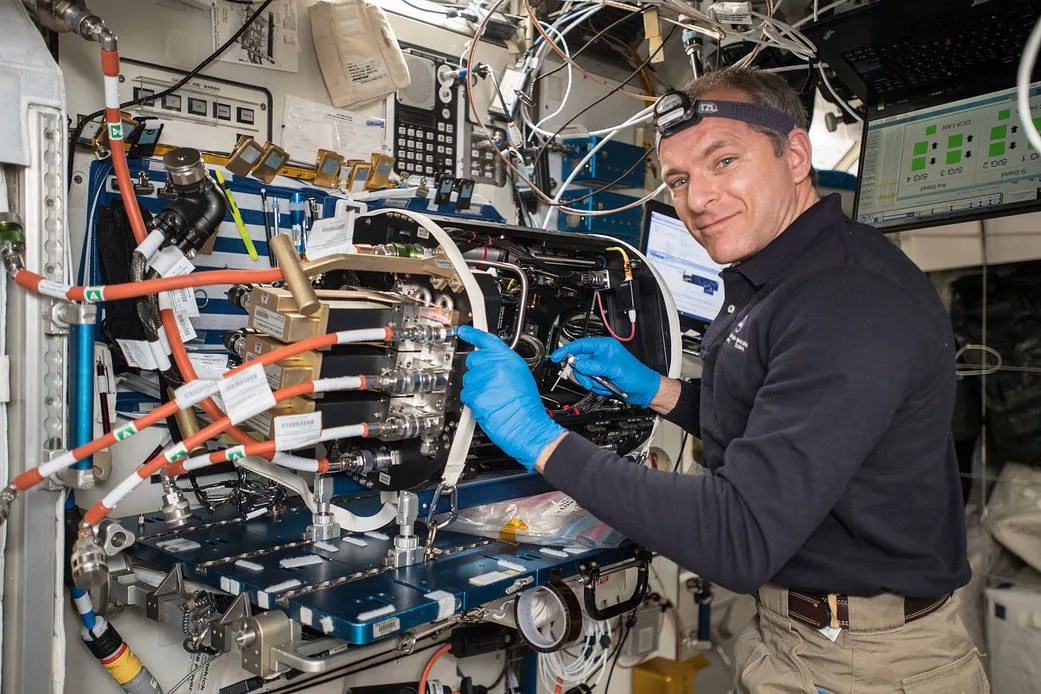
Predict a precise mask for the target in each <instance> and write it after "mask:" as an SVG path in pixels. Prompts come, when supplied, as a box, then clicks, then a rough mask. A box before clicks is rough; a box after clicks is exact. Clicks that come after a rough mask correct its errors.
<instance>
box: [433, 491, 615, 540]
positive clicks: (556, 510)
mask: <svg viewBox="0 0 1041 694" xmlns="http://www.w3.org/2000/svg"><path fill="white" fill-rule="evenodd" d="M445 529H446V530H452V531H454V532H459V533H466V534H467V535H478V536H480V537H488V538H492V539H496V540H506V541H508V542H522V543H527V544H532V545H547V546H558V547H566V546H569V545H577V546H580V547H585V548H594V547H617V546H618V545H619V544H621V542H622V540H624V539H625V537H624V536H623V535H622V534H621V533H619V532H618V531H617V530H615V529H613V528H611V527H610V526H609V525H607V524H606V523H603V522H601V521H599V520H597V519H596V517H594V516H593V514H591V513H589V511H586V510H585V509H584V508H582V507H581V506H579V505H578V503H577V502H576V501H575V500H574V499H572V498H571V497H570V496H568V495H566V494H564V493H563V492H546V493H545V494H536V495H535V496H528V497H523V498H520V499H510V500H508V501H500V502H498V503H494V504H485V505H484V506H475V507H472V508H467V509H462V510H460V511H459V518H458V519H457V520H455V521H454V522H452V523H451V524H449V525H448V526H447V527H446V528H445Z"/></svg>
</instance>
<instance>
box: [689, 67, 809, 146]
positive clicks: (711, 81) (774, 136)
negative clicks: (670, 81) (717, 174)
mask: <svg viewBox="0 0 1041 694" xmlns="http://www.w3.org/2000/svg"><path fill="white" fill-rule="evenodd" d="M726 88H730V89H737V90H740V91H741V92H744V94H745V95H746V96H748V98H749V99H751V100H752V102H753V103H756V104H759V105H761V106H769V107H770V108H773V109H777V110H778V111H780V112H782V113H784V114H787V115H789V116H791V117H792V118H794V119H795V127H797V128H802V129H804V130H805V129H807V128H808V127H809V119H808V118H807V117H806V109H804V108H803V105H802V102H801V101H800V100H799V95H798V94H796V93H795V90H793V89H792V88H791V87H789V86H788V83H787V82H785V81H784V79H782V78H781V77H779V76H777V75H776V74H774V73H772V72H763V71H762V70H757V69H755V68H749V67H736V66H735V67H728V68H724V69H722V70H717V71H716V72H708V73H705V74H704V75H702V76H701V77H700V78H698V79H695V80H694V81H692V82H691V83H690V84H688V85H687V86H686V87H684V88H683V91H685V92H686V93H687V94H689V95H690V96H691V98H695V99H697V98H701V97H702V96H704V95H705V94H707V93H708V92H710V91H713V90H716V89H726ZM751 127H752V128H755V130H757V131H758V132H761V133H763V134H764V135H766V136H767V137H769V138H770V139H771V140H773V143H774V150H775V151H776V152H777V156H781V155H782V154H784V152H785V150H786V149H788V135H787V133H785V134H782V133H779V132H777V131H776V130H771V129H770V128H764V127H762V126H759V125H752V126H751Z"/></svg>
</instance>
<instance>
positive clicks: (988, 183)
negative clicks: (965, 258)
mask: <svg viewBox="0 0 1041 694" xmlns="http://www.w3.org/2000/svg"><path fill="white" fill-rule="evenodd" d="M1030 109H1031V112H1032V113H1033V114H1035V118H1034V126H1035V127H1038V126H1039V125H1041V82H1034V83H1032V84H1031V86H1030ZM872 112H873V114H877V113H878V111H877V110H875V109H872ZM862 139H863V144H862V149H861V153H860V172H859V175H858V181H857V196H856V201H855V203H854V218H855V219H856V220H857V221H859V222H864V223H865V224H871V225H874V226H876V227H878V228H879V229H881V230H882V231H887V232H888V231H902V230H905V229H917V228H921V227H926V226H932V225H936V224H947V223H951V222H961V221H967V220H972V219H983V218H990V217H997V216H1001V215H1006V214H1012V213H1017V212H1025V211H1029V210H1034V209H1039V208H1041V152H1038V151H1036V150H1034V148H1033V147H1031V146H1030V143H1029V142H1028V140H1027V136H1026V133H1025V132H1023V127H1022V125H1021V124H1020V122H1019V116H1018V114H1017V113H1016V90H1015V89H1000V90H997V91H992V92H989V93H987V94H984V95H982V96H976V97H972V98H967V99H959V100H958V101H952V102H950V103H946V104H943V105H940V106H931V107H929V108H921V109H917V110H914V111H909V112H906V113H901V114H899V115H893V116H887V117H869V120H868V122H867V123H866V124H865V126H864V137H863V138H862Z"/></svg>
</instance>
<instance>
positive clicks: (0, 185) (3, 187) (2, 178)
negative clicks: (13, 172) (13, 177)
mask: <svg viewBox="0 0 1041 694" xmlns="http://www.w3.org/2000/svg"><path fill="white" fill-rule="evenodd" d="M10 211H11V207H10V204H9V203H8V202H7V175H6V174H5V173H4V167H3V166H0V213H5V212H10Z"/></svg>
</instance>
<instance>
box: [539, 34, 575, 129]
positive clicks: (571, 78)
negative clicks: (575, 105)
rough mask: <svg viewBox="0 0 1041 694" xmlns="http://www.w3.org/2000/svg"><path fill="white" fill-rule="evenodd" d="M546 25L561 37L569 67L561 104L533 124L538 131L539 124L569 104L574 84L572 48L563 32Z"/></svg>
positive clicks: (554, 116)
mask: <svg viewBox="0 0 1041 694" xmlns="http://www.w3.org/2000/svg"><path fill="white" fill-rule="evenodd" d="M544 26H545V28H547V29H549V30H550V31H552V32H553V33H554V34H556V35H557V37H558V38H559V39H560V47H561V48H562V49H563V50H564V54H565V55H567V62H566V63H565V65H566V67H567V86H566V87H564V93H563V95H562V96H561V97H560V105H559V106H557V110H555V111H554V112H553V113H550V114H549V115H546V116H543V117H542V118H540V119H539V122H538V123H536V124H535V125H534V126H533V128H532V129H533V130H535V131H536V132H537V131H538V128H539V126H541V125H542V124H543V123H545V122H546V121H548V120H549V119H550V118H556V117H557V115H558V114H559V113H560V112H561V111H563V110H564V106H566V105H567V101H568V99H569V98H570V97H571V87H572V85H573V83H574V70H572V69H571V63H572V60H571V49H570V48H569V47H568V45H567V40H566V39H565V38H564V35H563V34H561V33H560V32H559V31H557V30H556V29H555V28H553V27H552V26H546V25H544Z"/></svg>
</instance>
